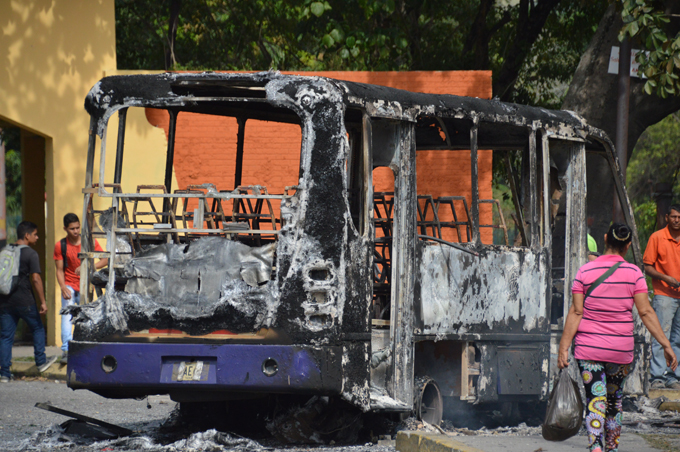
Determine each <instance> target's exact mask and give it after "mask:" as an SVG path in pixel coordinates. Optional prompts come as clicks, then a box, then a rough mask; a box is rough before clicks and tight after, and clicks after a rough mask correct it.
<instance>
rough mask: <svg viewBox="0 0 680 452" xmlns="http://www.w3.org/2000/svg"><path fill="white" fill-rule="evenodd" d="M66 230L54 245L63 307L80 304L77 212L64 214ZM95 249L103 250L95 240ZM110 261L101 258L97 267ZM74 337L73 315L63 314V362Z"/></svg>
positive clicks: (78, 222) (66, 360)
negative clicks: (64, 234)
mask: <svg viewBox="0 0 680 452" xmlns="http://www.w3.org/2000/svg"><path fill="white" fill-rule="evenodd" d="M64 231H66V237H64V238H63V239H61V240H60V241H58V242H57V243H56V244H55V245H54V256H53V257H54V264H55V266H56V267H57V282H58V283H59V287H60V288H61V308H62V309H64V308H65V307H66V306H71V305H74V304H76V305H77V304H80V258H79V257H78V254H79V253H80V220H79V219H78V215H76V214H75V213H67V214H66V215H64ZM94 250H95V251H102V247H101V246H100V245H99V242H97V241H96V240H95V242H94ZM107 263H108V259H100V260H99V261H97V263H96V264H95V269H97V270H98V269H100V268H102V267H104V266H106V264H107ZM71 339H73V333H72V325H71V315H70V314H62V316H61V351H62V355H61V364H66V363H67V362H68V343H69V342H70V341H71Z"/></svg>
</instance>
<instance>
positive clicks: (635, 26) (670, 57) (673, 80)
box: [619, 0, 680, 98]
mask: <svg viewBox="0 0 680 452" xmlns="http://www.w3.org/2000/svg"><path fill="white" fill-rule="evenodd" d="M620 2H621V5H622V11H621V17H622V19H623V23H624V26H623V28H621V31H620V32H619V40H620V41H622V40H623V39H625V38H626V37H630V38H633V37H637V39H639V40H641V41H642V42H644V43H645V46H646V48H648V49H649V53H648V54H644V53H640V54H638V55H637V56H636V61H637V62H638V63H639V64H640V68H639V72H640V73H643V74H645V76H647V77H648V78H649V80H648V81H646V82H645V86H644V91H645V93H647V94H650V95H651V94H656V95H657V96H660V97H662V98H666V97H668V96H675V95H680V83H678V76H677V74H676V72H680V33H679V34H676V35H675V36H673V37H672V38H670V39H669V37H668V35H667V34H666V30H665V27H666V24H668V22H669V20H670V18H669V17H668V16H667V15H666V13H665V11H664V10H663V5H662V4H660V3H658V2H657V1H654V0H620Z"/></svg>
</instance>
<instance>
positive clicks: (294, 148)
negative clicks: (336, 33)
mask: <svg viewBox="0 0 680 452" xmlns="http://www.w3.org/2000/svg"><path fill="white" fill-rule="evenodd" d="M300 74H301V75H319V76H324V77H330V78H335V79H340V80H348V81H354V82H360V83H370V84H376V85H384V86H391V87H394V88H399V89H405V90H409V91H417V92H424V93H436V94H455V95H459V96H472V97H479V98H484V99H489V98H491V72H490V71H460V72H454V71H449V72H443V71H435V72H304V73H300ZM147 119H148V120H149V122H150V123H151V124H152V125H154V126H156V127H162V128H163V129H165V132H166V136H167V133H168V124H169V117H168V114H167V112H165V111H163V110H153V109H147ZM237 130H238V126H237V124H236V120H235V119H233V118H224V117H218V116H211V115H198V114H193V113H180V115H179V118H178V125H177V135H176V141H175V175H176V178H177V184H178V186H179V187H180V188H185V187H186V186H187V185H190V184H202V183H206V182H210V183H213V184H215V185H216V186H217V188H218V190H231V189H233V188H234V166H235V160H236V134H237ZM225 137H227V138H226V139H225ZM300 144H301V132H300V128H299V127H298V126H295V125H289V124H279V123H271V122H264V121H254V120H249V121H248V122H247V123H246V128H245V143H244V159H243V173H242V181H241V184H242V185H263V186H265V187H267V189H268V191H269V193H276V194H280V193H282V192H283V189H284V187H285V186H288V185H295V184H297V181H298V168H299V161H300ZM416 165H417V170H418V178H417V184H418V193H419V194H431V195H433V197H438V196H450V195H457V196H465V197H466V198H467V199H468V205H469V204H470V154H469V152H465V151H454V152H448V151H419V152H418V155H417V161H416ZM390 173H391V171H389V170H387V169H384V168H379V169H377V170H376V171H375V172H374V186H375V191H378V192H380V191H393V189H394V188H393V187H394V185H393V184H394V180H393V176H392V175H391V174H390ZM491 177H492V152H491V151H480V152H479V192H480V193H479V195H480V198H482V199H490V198H491V197H492V194H491ZM149 183H152V182H151V181H150V182H149ZM155 183H160V181H159V182H155ZM226 207H227V206H225V208H226ZM457 213H458V217H459V220H460V219H465V218H464V215H462V212H458V210H457ZM440 219H441V220H442V221H451V220H452V216H451V215H450V214H449V215H444V216H443V218H440ZM480 222H481V223H482V224H484V223H491V208H490V207H489V206H482V209H481V212H480ZM444 238H445V239H448V240H452V241H456V240H457V237H456V236H455V235H454V233H453V231H452V230H445V231H444ZM482 240H483V242H484V243H491V242H492V231H491V230H490V229H483V230H482Z"/></svg>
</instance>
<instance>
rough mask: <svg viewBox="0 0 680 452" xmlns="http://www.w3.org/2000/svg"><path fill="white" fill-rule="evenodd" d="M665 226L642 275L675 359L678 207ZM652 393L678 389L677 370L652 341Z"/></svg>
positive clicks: (679, 326)
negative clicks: (649, 283)
mask: <svg viewBox="0 0 680 452" xmlns="http://www.w3.org/2000/svg"><path fill="white" fill-rule="evenodd" d="M666 223H667V226H666V227H665V228H663V229H660V230H658V231H656V232H655V233H653V234H652V236H651V237H650V238H649V242H647V249H645V255H644V257H643V259H642V261H643V263H644V264H645V273H646V274H647V275H648V276H651V277H652V287H653V288H654V299H653V301H652V306H653V307H654V311H656V316H657V317H658V318H659V322H661V327H662V328H663V332H664V334H665V335H666V337H668V338H669V339H670V341H671V346H672V347H673V351H674V352H675V354H676V355H678V354H680V282H678V279H680V205H677V204H674V205H672V206H670V207H669V209H668V212H667V213H666ZM649 371H650V374H651V381H652V382H651V388H652V389H662V388H671V389H680V370H675V371H673V370H671V369H669V368H668V366H667V365H666V360H665V359H664V354H663V349H662V347H661V345H660V344H659V342H658V341H656V340H653V341H652V363H651V366H650V369H649Z"/></svg>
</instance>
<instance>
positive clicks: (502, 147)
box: [67, 72, 648, 423]
mask: <svg viewBox="0 0 680 452" xmlns="http://www.w3.org/2000/svg"><path fill="white" fill-rule="evenodd" d="M85 107H86V110H87V111H88V113H89V114H90V116H91V122H90V131H89V133H90V135H89V136H90V140H89V147H88V153H87V167H86V180H85V186H84V188H83V193H84V208H83V218H84V221H83V225H82V234H83V235H82V252H81V258H82V260H83V263H82V265H81V267H80V271H81V292H82V294H83V295H82V296H83V299H84V303H83V304H82V305H81V306H77V307H73V308H71V309H72V311H71V312H72V313H73V315H74V323H75V332H74V340H73V341H72V342H71V343H70V346H69V359H68V368H67V372H68V385H69V386H70V387H71V388H73V389H89V390H91V391H94V392H96V393H98V394H100V395H102V396H104V397H109V398H128V397H144V396H146V395H150V394H169V395H170V397H171V398H172V399H173V400H175V401H177V402H179V403H180V404H192V403H197V402H201V401H215V400H224V401H229V400H236V399H244V398H249V397H252V398H257V397H262V396H263V395H274V396H276V395H277V394H281V395H290V394H298V395H301V396H306V395H310V396H313V395H323V396H329V397H335V398H338V399H340V400H344V401H346V402H347V403H349V404H351V405H352V406H354V407H356V408H359V409H361V410H363V411H365V412H366V411H377V412H379V411H383V412H398V413H416V414H417V415H418V416H419V417H420V418H421V419H423V420H426V421H428V422H431V423H438V422H439V421H440V420H441V418H442V410H443V407H444V405H446V406H448V407H454V409H455V407H461V406H467V405H471V404H475V405H478V404H486V403H494V404H502V405H501V406H510V407H512V406H516V405H517V404H520V403H532V404H535V403H536V402H538V401H544V400H546V399H547V397H548V395H549V390H550V381H551V375H552V374H553V373H554V372H555V368H556V366H555V363H556V344H557V342H558V341H559V337H560V335H561V329H562V326H563V321H564V318H565V317H566V312H567V311H568V309H569V300H570V290H569V285H570V284H569V283H570V281H571V280H572V278H573V275H574V274H575V272H576V270H577V269H578V267H579V266H580V265H582V264H583V263H584V262H585V260H586V252H587V246H586V234H587V233H586V228H587V227H586V205H587V191H586V167H587V164H590V162H591V161H595V160H600V161H601V162H604V163H605V164H607V165H609V167H610V168H611V177H613V179H614V181H615V186H616V189H617V194H618V197H619V199H621V200H623V201H622V207H623V209H622V210H623V213H624V216H625V219H626V221H627V222H628V224H629V225H631V226H632V228H633V230H634V231H635V222H634V219H633V215H632V210H631V206H630V203H629V201H628V197H627V195H626V191H625V188H624V185H623V181H622V178H621V172H620V170H619V166H618V162H617V159H616V156H615V153H614V151H613V145H612V143H611V141H610V140H609V138H608V137H607V136H606V135H605V134H604V133H603V132H602V131H601V130H598V129H596V128H593V127H591V126H589V125H588V124H587V123H586V122H585V121H584V120H583V119H582V118H580V117H579V116H577V115H576V114H574V113H571V112H567V111H549V110H545V109H541V108H533V107H527V106H522V105H515V104H507V103H502V102H499V101H497V100H483V99H478V98H469V97H458V96H453V95H434V94H423V93H416V92H408V91H403V90H398V89H393V88H387V87H384V86H375V85H367V84H361V83H352V82H347V81H341V80H333V79H328V78H323V77H305V76H293V75H284V74H280V73H276V72H267V73H257V74H223V73H202V74H169V73H168V74H160V75H130V76H112V77H106V78H104V79H102V80H101V81H100V82H98V83H97V84H96V85H95V86H94V87H93V88H92V90H91V91H90V93H89V94H88V95H87V99H86V102H85ZM134 109H142V110H144V111H145V112H146V114H147V116H148V115H149V114H155V113H158V112H161V113H162V114H163V115H165V117H166V118H167V129H166V131H167V149H164V151H166V153H165V155H164V159H165V173H164V174H165V179H164V180H153V181H152V180H148V181H141V182H142V183H139V181H137V184H138V185H135V186H134V187H133V188H130V187H129V185H125V184H126V182H125V177H126V176H125V174H123V168H124V165H123V160H124V155H125V148H126V142H125V130H126V117H128V115H129V112H130V111H133V110H134ZM190 116H191V117H198V118H199V122H200V118H209V117H220V118H229V120H231V121H235V124H237V126H238V127H237V133H236V137H235V139H234V137H233V136H228V137H224V140H225V141H230V142H231V141H233V142H234V145H235V146H234V147H235V149H234V153H233V155H234V159H235V161H234V165H233V168H235V170H234V174H233V179H230V180H232V182H233V185H232V186H224V184H222V185H219V184H217V183H216V182H215V181H214V180H205V179H203V178H204V176H203V175H202V173H201V172H200V171H198V170H196V171H194V176H193V179H192V183H191V184H187V185H186V186H174V187H173V171H174V170H173V165H174V163H173V162H174V159H175V147H176V146H175V145H176V142H177V140H178V139H179V138H178V137H180V136H181V133H182V127H183V125H186V124H188V123H186V122H182V118H183V117H184V118H187V117H190ZM112 118H117V121H112V124H109V122H110V120H111V119H112ZM254 121H259V122H260V123H261V124H264V127H267V124H276V123H280V124H286V125H289V126H291V127H295V128H297V129H298V131H299V134H300V146H299V150H298V153H299V160H294V162H295V164H294V167H295V168H294V175H293V178H292V183H291V184H290V185H286V186H285V187H283V186H279V187H276V188H273V187H267V186H265V185H264V184H263V183H257V181H255V183H252V178H251V180H250V182H251V183H249V184H245V183H243V178H242V174H243V171H244V167H245V164H244V149H248V147H247V146H246V144H244V142H245V141H246V136H247V134H246V131H247V128H248V124H251V123H252V122H254ZM114 122H115V123H116V124H115V125H114V124H113V123H114ZM107 134H110V135H111V136H115V137H116V138H115V140H114V139H111V140H110V141H109V140H107V136H108V135H107ZM109 142H110V143H111V144H112V145H111V147H112V148H113V147H115V153H114V149H108V148H107V144H108V143H109ZM114 145H115V146H114ZM425 153H428V154H427V155H429V156H430V158H432V159H434V160H433V162H434V165H435V166H436V165H437V164H438V162H439V161H442V162H443V161H444V160H446V161H447V162H449V166H443V169H442V170H441V171H438V172H436V174H435V172H434V171H432V172H431V174H428V175H427V176H428V177H429V178H430V180H429V182H428V183H421V177H424V175H422V174H421V173H422V172H423V171H421V172H419V167H423V168H425V166H422V165H421V160H420V159H419V158H420V157H419V156H420V155H425ZM107 154H108V157H107ZM246 154H247V153H246ZM482 156H483V158H484V159H485V160H484V161H485V162H486V163H485V165H486V166H485V169H484V177H481V176H480V161H481V159H482ZM134 158H135V156H134V155H125V159H127V161H129V159H134ZM197 158H199V159H200V155H198V156H197ZM281 158H283V156H281ZM491 159H493V160H494V161H495V163H494V169H493V171H491V170H490V168H491V167H490V166H489V164H488V163H489V162H490V161H491ZM298 162H299V163H298ZM278 164H279V162H278V160H277V158H276V157H275V158H273V165H274V166H276V165H278ZM281 164H282V165H283V163H281ZM429 168H430V169H432V168H433V166H432V165H430V167H429ZM453 169H455V170H456V171H457V174H458V173H461V172H462V173H465V174H466V176H465V177H463V178H462V180H463V182H464V183H465V184H467V185H466V188H465V190H462V191H461V192H455V191H454V190H449V191H446V190H439V189H437V190H435V188H437V187H438V186H439V185H441V186H449V185H447V183H448V181H449V179H451V178H453V177H454V176H453ZM492 173H493V174H492ZM378 174H380V177H381V178H382V179H381V181H382V182H380V184H378ZM385 174H388V175H389V177H388V179H389V182H390V184H391V185H389V184H387V185H385V182H384V180H385ZM433 174H434V176H433ZM261 175H262V177H263V178H264V177H265V176H266V174H265V173H264V172H263V173H262V174H261ZM498 175H500V176H498ZM435 176H436V177H435ZM230 177H231V176H230ZM456 177H460V176H456ZM433 178H434V180H432V179H433ZM263 180H264V179H263ZM428 184H429V185H428ZM125 187H127V189H124V188H125ZM424 187H430V188H428V189H425V188H424ZM432 187H434V188H432ZM430 189H431V190H430ZM428 191H429V192H428ZM634 237H636V235H634ZM95 239H96V240H100V241H102V242H105V244H106V246H105V249H106V251H103V252H97V251H94V246H93V244H94V240H95ZM632 250H633V259H634V260H635V262H636V263H637V264H638V265H641V253H640V248H639V243H638V242H637V239H636V238H635V239H634V240H633V247H632ZM99 258H108V259H109V267H108V268H107V269H105V270H104V271H99V272H95V270H94V265H93V264H94V262H95V260H96V259H99ZM636 322H637V324H638V328H637V331H639V332H640V333H639V334H638V335H637V336H636V356H637V357H638V359H639V360H640V362H641V363H642V365H638V366H636V370H635V372H634V374H633V375H631V377H630V378H629V380H628V390H629V391H630V392H641V391H642V390H643V389H644V388H643V386H644V381H645V378H644V375H645V367H644V362H645V357H646V356H648V350H647V338H646V336H645V335H644V334H643V333H642V331H643V329H642V328H641V324H640V322H639V321H638V320H636Z"/></svg>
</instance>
